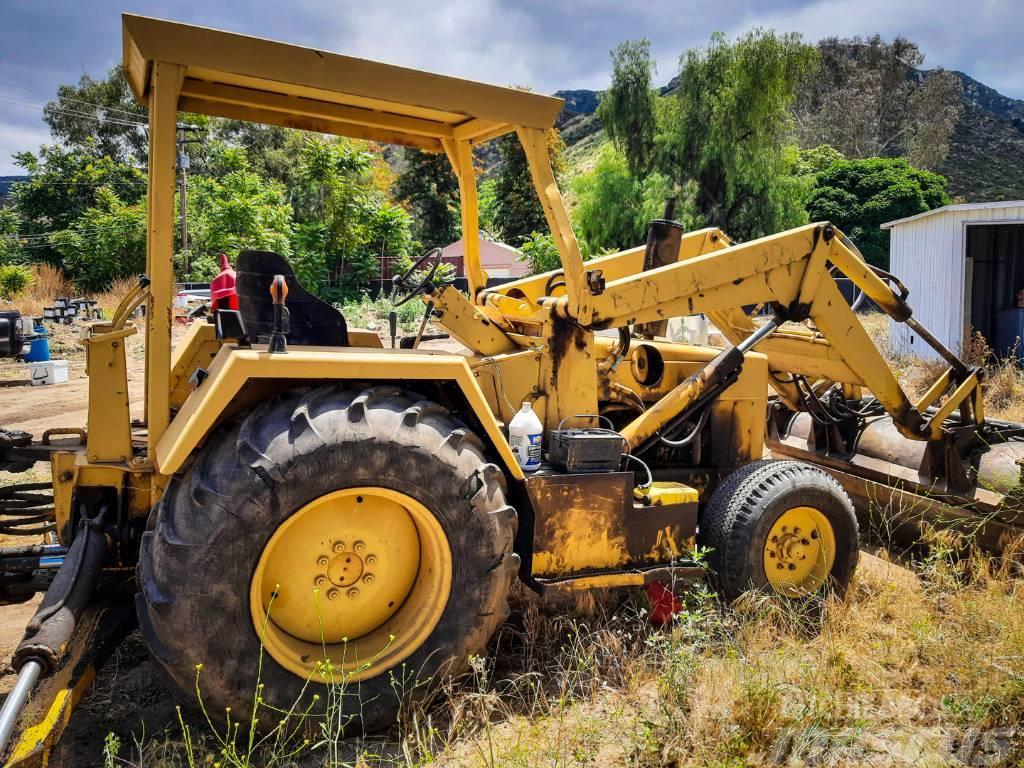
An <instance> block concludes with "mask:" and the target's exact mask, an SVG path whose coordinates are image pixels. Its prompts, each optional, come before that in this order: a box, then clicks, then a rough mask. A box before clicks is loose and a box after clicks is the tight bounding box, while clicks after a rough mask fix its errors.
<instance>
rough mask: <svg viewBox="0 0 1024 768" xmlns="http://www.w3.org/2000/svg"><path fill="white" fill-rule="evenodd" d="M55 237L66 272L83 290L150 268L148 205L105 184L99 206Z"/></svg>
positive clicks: (53, 239)
mask: <svg viewBox="0 0 1024 768" xmlns="http://www.w3.org/2000/svg"><path fill="white" fill-rule="evenodd" d="M51 239H52V242H53V247H54V248H55V249H56V250H57V251H58V252H59V253H60V254H61V256H62V257H63V260H62V266H63V269H64V272H65V274H67V276H68V277H69V278H71V279H72V280H74V282H75V284H76V285H77V286H78V287H79V288H81V289H82V290H85V291H102V290H104V289H106V288H108V287H109V286H110V283H111V282H112V281H113V280H115V279H117V278H119V277H127V276H129V275H137V274H141V273H142V272H144V271H145V270H146V204H145V202H144V201H139V202H136V203H125V202H124V201H122V200H121V199H120V198H119V197H118V196H117V195H116V194H115V193H114V192H113V190H111V189H110V188H108V187H103V188H101V189H100V190H99V191H98V193H97V195H96V202H95V205H93V206H91V207H89V208H87V209H86V210H85V211H83V212H82V213H81V215H80V216H78V217H77V218H76V219H75V221H74V222H73V223H72V224H71V225H70V226H69V227H67V228H66V229H64V230H62V231H60V232H58V233H56V234H55V235H53V236H52V238H51Z"/></svg>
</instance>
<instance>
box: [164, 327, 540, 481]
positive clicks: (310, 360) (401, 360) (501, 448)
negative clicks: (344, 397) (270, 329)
mask: <svg viewBox="0 0 1024 768" xmlns="http://www.w3.org/2000/svg"><path fill="white" fill-rule="evenodd" d="M329 381H360V382H362V381H376V382H393V383H395V384H399V385H400V384H402V382H417V381H423V382H431V383H437V384H448V385H450V386H454V387H456V388H457V389H458V392H459V394H460V395H461V397H462V398H463V400H464V401H465V406H466V407H467V408H468V409H469V410H470V411H471V412H472V416H473V417H474V418H473V420H475V421H476V422H477V423H478V424H479V426H480V428H481V430H482V433H483V434H481V435H480V437H481V438H482V439H483V440H484V441H485V442H486V443H487V444H488V445H489V446H490V447H491V448H492V449H493V451H494V453H495V455H496V456H497V458H498V459H499V461H500V463H501V465H502V468H503V469H504V470H505V472H506V473H507V474H508V476H510V477H512V478H514V479H516V480H522V479H523V471H522V469H521V468H520V467H519V463H518V462H517V461H516V458H515V454H514V453H513V452H512V449H511V448H510V447H509V444H508V441H507V440H506V439H505V436H504V434H502V431H501V428H500V426H499V425H498V422H497V420H496V419H495V418H494V414H493V413H492V412H491V409H490V408H489V407H488V406H487V401H486V399H485V398H484V395H483V392H481V390H480V387H479V386H478V385H477V382H476V378H475V377H474V375H473V372H472V371H471V370H470V368H469V365H468V364H467V362H466V358H464V357H463V356H462V355H455V354H451V353H446V352H433V351H425V350H394V349H389V350H384V349H358V348H352V347H347V348H344V349H341V350H339V349H336V348H325V347H292V348H290V349H289V350H288V352H287V353H286V354H270V353H269V352H267V348H266V345H257V346H254V347H253V348H251V349H241V348H238V347H237V346H235V345H225V346H224V347H222V348H221V350H220V352H218V353H217V356H216V357H215V358H214V359H213V362H212V363H211V364H210V369H209V371H208V375H207V376H206V378H205V379H204V380H203V382H202V383H201V384H200V385H199V386H198V387H197V388H196V389H195V390H194V391H193V392H192V393H191V394H190V395H189V396H188V398H187V399H186V400H185V402H184V404H183V405H182V407H181V409H180V410H179V411H178V413H177V415H176V416H175V417H174V420H173V421H172V422H171V424H170V427H169V428H168V429H167V431H166V432H165V433H164V435H163V437H162V438H161V439H160V442H159V443H158V444H157V446H156V466H157V470H158V471H159V472H160V473H161V474H163V475H172V474H174V473H175V472H177V471H178V470H179V469H181V467H182V466H183V465H184V463H185V461H186V459H187V458H188V457H189V456H190V455H191V454H192V452H193V451H194V450H195V449H196V448H197V447H198V446H199V445H200V444H201V443H202V441H203V440H204V439H205V438H206V436H207V435H208V434H209V433H210V431H211V430H212V429H213V428H214V427H215V426H216V425H217V424H218V423H220V422H221V421H222V420H223V418H224V417H225V415H227V414H229V413H231V412H232V411H233V410H235V404H236V402H237V400H238V399H239V398H240V397H241V396H243V394H242V390H243V388H246V387H250V386H251V385H257V386H258V385H261V384H263V385H270V386H271V387H272V386H273V385H274V384H278V385H280V384H284V385H287V386H294V385H297V384H317V383H325V382H329Z"/></svg>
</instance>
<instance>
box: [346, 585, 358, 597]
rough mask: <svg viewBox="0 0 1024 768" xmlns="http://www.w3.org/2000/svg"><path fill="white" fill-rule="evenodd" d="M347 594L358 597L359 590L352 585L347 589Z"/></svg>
mask: <svg viewBox="0 0 1024 768" xmlns="http://www.w3.org/2000/svg"><path fill="white" fill-rule="evenodd" d="M348 596H349V597H359V590H358V589H356V588H355V587H352V589H350V590H349V591H348Z"/></svg>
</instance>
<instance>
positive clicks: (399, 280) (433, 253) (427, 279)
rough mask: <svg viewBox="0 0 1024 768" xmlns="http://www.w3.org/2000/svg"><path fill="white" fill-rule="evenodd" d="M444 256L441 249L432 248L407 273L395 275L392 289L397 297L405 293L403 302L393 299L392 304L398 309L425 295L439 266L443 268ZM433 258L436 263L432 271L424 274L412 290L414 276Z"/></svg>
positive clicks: (431, 267)
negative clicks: (410, 285) (400, 293)
mask: <svg viewBox="0 0 1024 768" xmlns="http://www.w3.org/2000/svg"><path fill="white" fill-rule="evenodd" d="M443 256H444V252H443V251H442V250H441V249H440V248H431V249H430V250H429V251H427V252H426V253H424V254H423V255H422V256H420V257H419V258H418V259H416V261H415V262H414V263H413V265H412V266H411V267H409V268H408V269H407V270H405V272H403V273H402V274H400V275H395V276H394V277H392V278H391V289H392V291H393V292H394V294H396V295H397V294H398V293H399V292H400V291H401V292H404V293H403V294H402V298H401V300H399V301H395V300H394V299H392V302H391V303H392V304H393V305H394V306H396V307H400V306H402V305H403V304H405V303H406V302H407V301H410V300H411V299H414V298H415V297H416V296H419V295H420V294H421V293H423V292H424V290H425V289H426V288H427V287H428V286H429V285H430V284H431V282H432V281H433V279H434V273H436V272H437V268H438V267H439V266H441V260H442V258H443ZM431 258H433V259H434V261H433V263H432V264H431V265H430V269H428V270H427V271H426V272H425V273H424V275H423V278H422V279H421V280H420V281H419V282H418V283H417V284H416V285H415V286H413V287H411V288H410V287H409V283H410V281H411V280H412V278H413V276H414V275H415V274H416V272H418V271H419V270H420V269H421V268H422V267H423V265H424V264H426V263H427V261H429V260H430V259H431Z"/></svg>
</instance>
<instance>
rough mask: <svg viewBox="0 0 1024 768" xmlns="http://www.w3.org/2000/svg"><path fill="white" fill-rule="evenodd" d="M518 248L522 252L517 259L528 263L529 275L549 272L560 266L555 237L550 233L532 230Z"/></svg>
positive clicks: (560, 260)
mask: <svg viewBox="0 0 1024 768" xmlns="http://www.w3.org/2000/svg"><path fill="white" fill-rule="evenodd" d="M519 249H520V250H521V251H522V252H523V255H522V257H521V258H520V259H519V261H525V262H526V263H527V264H529V265H530V274H531V275H539V274H541V273H542V272H551V271H552V270H555V269H561V267H562V258H561V256H560V255H559V253H558V246H557V245H555V239H554V238H553V237H551V235H542V234H540V233H539V232H534V233H532V234H531V235H530V236H529V237H528V238H526V239H525V240H524V241H523V244H522V245H521V246H519Z"/></svg>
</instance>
